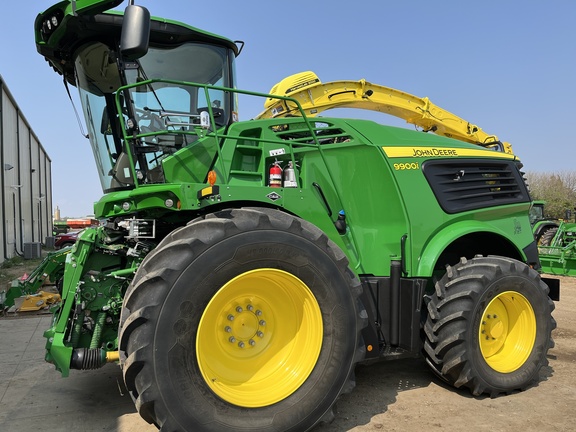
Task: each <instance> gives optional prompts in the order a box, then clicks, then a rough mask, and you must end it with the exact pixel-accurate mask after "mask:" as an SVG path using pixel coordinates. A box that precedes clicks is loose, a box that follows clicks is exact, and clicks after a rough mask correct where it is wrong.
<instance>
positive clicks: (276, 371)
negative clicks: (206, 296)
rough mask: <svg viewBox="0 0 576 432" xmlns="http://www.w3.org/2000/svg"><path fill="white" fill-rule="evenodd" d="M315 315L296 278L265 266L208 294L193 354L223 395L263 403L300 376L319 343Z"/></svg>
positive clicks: (286, 391)
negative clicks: (210, 297) (208, 300)
mask: <svg viewBox="0 0 576 432" xmlns="http://www.w3.org/2000/svg"><path fill="white" fill-rule="evenodd" d="M322 338H323V326H322V313H321V311H320V307H319V306H318V302H317V301H316V298H315V297H314V295H313V294H312V291H310V289H309V288H308V287H307V286H306V284H304V283H303V282H302V281H301V280H300V279H298V278H297V277H296V276H294V275H292V274H290V273H287V272H285V271H282V270H277V269H271V268H265V269H258V270H252V271H249V272H246V273H243V274H241V275H239V276H237V277H235V278H234V279H232V280H230V281H229V282H228V283H226V284H225V285H224V286H223V287H222V288H220V290H218V292H217V293H216V294H215V295H214V297H213V298H212V299H211V300H210V302H209V303H208V305H207V306H206V309H205V310H204V313H203V314H202V317H201V318H200V323H199V326H198V334H197V338H196V358H197V360H198V365H199V366H200V372H201V373H202V376H203V377H204V380H205V381H206V384H207V385H208V386H209V387H210V389H212V391H213V392H214V393H216V394H217V395H218V396H219V397H220V398H222V399H224V400H225V401H227V402H229V403H231V404H234V405H238V406H242V407H251V408H254V407H262V406H267V405H271V404H273V403H276V402H278V401H281V400H283V399H285V398H286V397H288V396H290V395H291V394H292V393H294V392H295V391H296V390H297V389H298V388H299V387H300V386H301V385H302V384H303V383H304V381H306V379H307V378H308V376H309V375H310V373H311V372H312V369H313V368H314V366H315V365H316V361H317V360H318V356H319V354H320V348H321V346H322Z"/></svg>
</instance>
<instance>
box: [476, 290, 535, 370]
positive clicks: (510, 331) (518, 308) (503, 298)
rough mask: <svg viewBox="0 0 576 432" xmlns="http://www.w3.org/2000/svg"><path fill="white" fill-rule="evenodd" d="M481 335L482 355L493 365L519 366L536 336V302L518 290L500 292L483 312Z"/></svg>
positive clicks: (504, 366)
mask: <svg viewBox="0 0 576 432" xmlns="http://www.w3.org/2000/svg"><path fill="white" fill-rule="evenodd" d="M478 338H479V342H480V350H481V352H482V356H483V357H484V360H485V361H486V363H488V365H489V366H490V367H491V368H492V369H494V370H495V371H497V372H501V373H510V372H514V371H515V370H517V369H519V368H520V367H521V366H522V365H523V364H524V363H525V362H526V360H527V359H528V357H529V356H530V353H531V352H532V349H533V348H534V342H535V340H536V316H535V315H534V310H533V309H532V305H531V304H530V302H529V301H528V300H527V299H526V297H524V296H523V295H522V294H519V293H517V292H515V291H506V292H503V293H501V294H499V295H497V296H496V297H494V299H492V301H491V302H490V303H489V304H488V306H487V307H486V309H485V310H484V313H483V314H482V320H481V322H480V329H479V334H478Z"/></svg>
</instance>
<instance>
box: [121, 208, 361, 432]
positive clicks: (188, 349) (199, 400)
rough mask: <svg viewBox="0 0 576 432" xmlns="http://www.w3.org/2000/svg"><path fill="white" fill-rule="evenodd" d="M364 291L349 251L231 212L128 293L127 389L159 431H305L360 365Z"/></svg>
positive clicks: (288, 225)
mask: <svg viewBox="0 0 576 432" xmlns="http://www.w3.org/2000/svg"><path fill="white" fill-rule="evenodd" d="M360 292H361V285H360V282H359V281H358V279H357V278H356V277H355V275H354V274H353V272H352V271H351V270H350V269H349V268H348V261H347V259H346V257H345V255H344V254H343V253H342V251H340V249H339V248H338V247H337V246H336V245H335V244H333V243H332V242H330V241H329V240H328V238H327V237H326V236H325V235H324V234H323V233H322V232H321V231H320V230H318V229H317V228H316V227H314V226H313V225H311V224H309V223H307V222H305V221H303V220H300V219H298V218H295V217H292V216H289V215H287V214H284V213H282V212H279V211H272V210H257V209H239V210H230V211H222V212H219V213H216V214H213V215H209V216H207V217H206V218H203V219H198V220H195V221H193V222H191V223H190V224H189V225H187V226H186V227H183V228H181V229H179V230H176V231H174V232H173V233H172V234H170V235H169V236H168V237H167V238H166V239H164V240H163V241H162V242H161V243H160V244H159V245H158V247H157V248H156V249H155V250H154V251H153V252H151V253H150V254H149V255H148V256H147V257H146V259H145V260H144V262H143V263H142V265H141V266H140V268H139V270H138V272H137V274H136V276H135V278H134V280H133V282H132V284H131V286H130V287H129V289H128V292H127V294H126V298H125V302H124V305H125V307H124V310H123V312H122V318H121V321H122V323H121V334H120V352H121V365H122V368H123V373H124V380H125V383H126V386H127V388H128V390H129V391H130V393H131V395H132V397H133V398H134V400H135V403H136V406H137V408H138V410H139V412H140V414H141V415H142V417H143V418H144V419H145V420H147V421H148V422H151V423H154V424H156V425H157V426H159V427H160V428H161V430H162V431H166V432H168V431H170V432H172V431H194V432H199V431H218V432H222V431H237V430H243V431H258V432H268V431H305V430H308V429H310V428H311V427H313V426H314V425H315V424H316V423H318V422H319V421H322V420H327V419H330V418H331V416H332V405H333V404H334V402H335V400H336V398H337V397H338V396H339V395H340V394H341V393H343V392H346V391H349V390H351V389H352V387H353V386H354V375H353V371H354V366H355V363H356V362H358V361H359V360H361V359H362V356H363V351H362V344H361V343H360V342H361V337H360V330H361V327H362V326H363V325H364V324H365V323H364V322H363V318H362V317H363V316H365V315H366V314H365V312H364V311H363V310H362V307H361V306H360V304H359V300H358V297H359V295H360Z"/></svg>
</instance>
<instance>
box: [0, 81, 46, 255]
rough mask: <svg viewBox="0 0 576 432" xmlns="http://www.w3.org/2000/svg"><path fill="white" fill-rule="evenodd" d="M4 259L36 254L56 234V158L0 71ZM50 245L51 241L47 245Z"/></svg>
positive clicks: (0, 212) (1, 245)
mask: <svg viewBox="0 0 576 432" xmlns="http://www.w3.org/2000/svg"><path fill="white" fill-rule="evenodd" d="M0 95H1V97H0V149H1V150H2V151H1V152H0V168H1V173H2V174H1V175H0V186H1V187H2V189H1V190H2V197H1V200H0V216H1V217H2V221H3V222H4V223H3V227H2V230H0V262H3V261H4V260H6V259H9V258H12V257H14V256H16V255H21V256H24V257H25V258H35V257H36V256H37V255H38V253H39V251H40V250H41V246H42V245H43V244H46V242H48V243H50V240H51V238H52V170H51V160H50V157H48V154H47V153H46V151H45V150H44V148H43V147H42V144H40V141H39V140H38V137H37V136H36V134H34V131H33V130H32V128H31V127H30V125H29V124H28V121H27V120H26V118H25V117H24V115H23V114H22V112H21V111H20V108H18V104H17V103H16V101H15V100H14V98H13V97H12V95H11V94H10V91H9V90H8V88H7V86H6V83H5V82H4V79H3V78H2V76H1V75H0ZM48 246H50V245H48Z"/></svg>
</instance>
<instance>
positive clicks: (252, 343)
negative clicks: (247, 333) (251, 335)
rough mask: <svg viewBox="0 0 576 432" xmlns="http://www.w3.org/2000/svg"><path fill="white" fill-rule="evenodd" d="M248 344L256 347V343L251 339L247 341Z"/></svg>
mask: <svg viewBox="0 0 576 432" xmlns="http://www.w3.org/2000/svg"><path fill="white" fill-rule="evenodd" d="M248 343H249V344H250V346H254V345H256V342H254V340H253V339H250V340H249V341H248Z"/></svg>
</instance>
